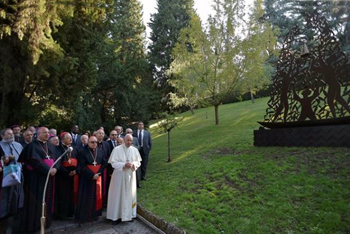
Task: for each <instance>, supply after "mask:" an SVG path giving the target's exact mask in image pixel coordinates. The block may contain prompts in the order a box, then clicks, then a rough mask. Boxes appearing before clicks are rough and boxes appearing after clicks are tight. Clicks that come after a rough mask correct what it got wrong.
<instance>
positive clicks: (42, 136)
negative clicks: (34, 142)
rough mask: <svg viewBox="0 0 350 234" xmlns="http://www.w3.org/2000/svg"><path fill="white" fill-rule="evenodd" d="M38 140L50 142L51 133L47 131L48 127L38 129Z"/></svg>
mask: <svg viewBox="0 0 350 234" xmlns="http://www.w3.org/2000/svg"><path fill="white" fill-rule="evenodd" d="M37 134H38V140H40V141H44V142H45V141H48V140H49V137H50V132H49V129H47V128H46V127H40V128H39V129H38V132H37Z"/></svg>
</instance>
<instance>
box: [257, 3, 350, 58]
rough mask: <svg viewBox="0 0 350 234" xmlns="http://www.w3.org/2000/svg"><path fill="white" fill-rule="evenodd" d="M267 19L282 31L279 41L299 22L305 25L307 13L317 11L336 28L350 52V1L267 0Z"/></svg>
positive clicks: (344, 48) (347, 51)
mask: <svg viewBox="0 0 350 234" xmlns="http://www.w3.org/2000/svg"><path fill="white" fill-rule="evenodd" d="M264 2H265V9H266V14H265V16H264V17H263V18H265V19H267V20H268V21H269V22H270V23H271V24H272V25H273V27H274V28H278V29H279V31H280V37H279V38H278V39H279V42H282V41H283V38H285V36H286V34H287V33H288V31H289V30H290V29H291V28H292V27H293V26H295V25H296V24H298V25H299V26H302V25H303V22H304V17H305V15H306V14H313V12H314V11H317V12H318V13H320V14H321V15H322V16H324V17H325V18H326V19H327V21H328V22H329V24H330V26H331V27H332V29H333V30H335V32H336V34H337V36H338V37H339V40H340V42H341V44H342V46H343V50H344V51H346V53H350V47H349V42H350V23H349V22H350V21H349V17H350V2H349V1H337V0H330V1H291V0H277V1H276V0H265V1H264Z"/></svg>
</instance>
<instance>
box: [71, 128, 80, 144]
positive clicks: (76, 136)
mask: <svg viewBox="0 0 350 234" xmlns="http://www.w3.org/2000/svg"><path fill="white" fill-rule="evenodd" d="M78 132H79V126H78V125H73V126H72V131H71V134H72V146H79V145H81V141H80V137H81V135H79V133H78Z"/></svg>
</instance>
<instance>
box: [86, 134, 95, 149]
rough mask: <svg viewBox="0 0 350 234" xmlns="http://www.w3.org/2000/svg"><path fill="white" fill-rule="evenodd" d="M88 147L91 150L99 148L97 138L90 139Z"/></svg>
mask: <svg viewBox="0 0 350 234" xmlns="http://www.w3.org/2000/svg"><path fill="white" fill-rule="evenodd" d="M88 145H89V148H90V149H96V148H97V138H96V137H95V136H91V137H89V141H88Z"/></svg>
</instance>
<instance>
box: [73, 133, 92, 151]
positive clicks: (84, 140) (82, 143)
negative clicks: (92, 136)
mask: <svg viewBox="0 0 350 234" xmlns="http://www.w3.org/2000/svg"><path fill="white" fill-rule="evenodd" d="M88 141H89V137H88V135H81V137H80V144H79V145H77V146H76V147H77V150H78V151H79V152H80V151H83V150H84V149H85V148H86V147H87V146H88ZM72 142H73V140H72Z"/></svg>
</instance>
